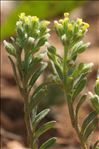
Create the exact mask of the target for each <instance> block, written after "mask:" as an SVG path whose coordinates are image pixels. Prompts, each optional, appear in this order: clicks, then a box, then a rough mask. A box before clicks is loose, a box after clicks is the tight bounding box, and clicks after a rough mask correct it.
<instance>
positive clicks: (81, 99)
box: [76, 94, 87, 116]
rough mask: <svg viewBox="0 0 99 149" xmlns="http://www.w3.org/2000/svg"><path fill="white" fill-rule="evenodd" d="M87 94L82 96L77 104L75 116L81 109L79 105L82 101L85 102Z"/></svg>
mask: <svg viewBox="0 0 99 149" xmlns="http://www.w3.org/2000/svg"><path fill="white" fill-rule="evenodd" d="M86 97H87V94H85V95H83V96H82V97H81V98H80V99H79V102H78V103H77V107H76V116H77V114H78V111H79V109H80V107H81V105H82V104H83V103H84V101H85V100H86Z"/></svg>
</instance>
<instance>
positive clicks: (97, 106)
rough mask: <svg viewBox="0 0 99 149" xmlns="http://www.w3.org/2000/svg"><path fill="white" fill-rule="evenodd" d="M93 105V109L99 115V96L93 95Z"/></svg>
mask: <svg viewBox="0 0 99 149" xmlns="http://www.w3.org/2000/svg"><path fill="white" fill-rule="evenodd" d="M91 103H92V105H93V108H94V110H95V111H97V113H99V96H98V95H93V96H92V97H91Z"/></svg>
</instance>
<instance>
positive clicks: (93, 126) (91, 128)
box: [83, 119, 98, 141]
mask: <svg viewBox="0 0 99 149" xmlns="http://www.w3.org/2000/svg"><path fill="white" fill-rule="evenodd" d="M97 123H98V120H97V119H94V120H93V121H92V122H91V123H90V124H89V125H88V127H87V128H86V130H85V133H84V135H83V141H86V140H87V139H88V137H89V136H90V134H91V133H92V132H93V131H94V130H95V129H96V127H97Z"/></svg>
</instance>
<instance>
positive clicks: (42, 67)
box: [29, 63, 47, 88]
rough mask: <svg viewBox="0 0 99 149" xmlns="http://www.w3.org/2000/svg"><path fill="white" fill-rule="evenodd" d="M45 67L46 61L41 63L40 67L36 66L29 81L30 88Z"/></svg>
mask: <svg viewBox="0 0 99 149" xmlns="http://www.w3.org/2000/svg"><path fill="white" fill-rule="evenodd" d="M46 67H47V63H42V65H41V68H38V69H37V71H36V72H35V73H34V74H33V76H32V78H31V80H30V82H29V86H30V88H31V87H32V86H33V85H34V83H35V82H36V80H37V79H38V77H39V76H40V75H41V74H42V72H43V71H44V69H45V68H46Z"/></svg>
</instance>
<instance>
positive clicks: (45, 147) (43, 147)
mask: <svg viewBox="0 0 99 149" xmlns="http://www.w3.org/2000/svg"><path fill="white" fill-rule="evenodd" d="M55 142H56V138H55V137H53V138H51V139H49V140H47V141H46V142H44V143H43V144H42V145H41V147H40V149H48V148H49V147H51V146H52V145H53V144H54V143H55Z"/></svg>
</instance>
